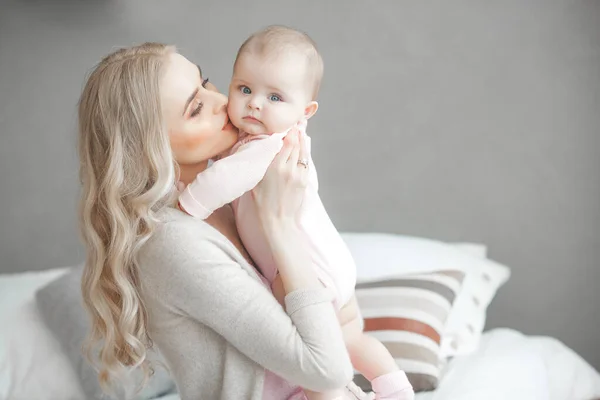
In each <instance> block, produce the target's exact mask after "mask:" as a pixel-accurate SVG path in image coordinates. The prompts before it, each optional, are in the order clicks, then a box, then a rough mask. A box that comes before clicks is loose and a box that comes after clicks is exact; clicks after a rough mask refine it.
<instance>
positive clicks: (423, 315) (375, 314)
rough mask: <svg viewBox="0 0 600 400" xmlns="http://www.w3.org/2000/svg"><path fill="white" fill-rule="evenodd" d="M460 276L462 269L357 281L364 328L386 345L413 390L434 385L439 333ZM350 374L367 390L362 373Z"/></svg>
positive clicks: (437, 372) (457, 290)
mask: <svg viewBox="0 0 600 400" xmlns="http://www.w3.org/2000/svg"><path fill="white" fill-rule="evenodd" d="M463 279H464V272H462V271H439V272H430V273H426V274H419V275H402V276H399V277H389V278H386V279H380V280H377V281H370V282H359V283H358V284H357V285H356V298H357V301H358V307H359V308H360V311H361V313H362V316H363V318H364V323H365V332H367V334H369V335H372V336H373V337H375V338H377V339H379V340H380V341H381V342H382V343H383V344H384V346H385V347H386V348H387V349H388V351H389V352H390V353H391V354H392V356H393V357H394V359H395V360H396V363H397V364H398V366H399V367H400V369H402V370H403V371H405V372H406V374H407V375H408V379H409V380H410V382H411V384H412V385H413V388H414V390H415V391H424V390H433V389H435V388H436V387H437V385H438V380H439V375H440V359H439V353H440V341H441V334H442V331H443V327H444V323H445V321H446V318H447V317H448V314H449V313H450V310H451V308H452V304H453V302H454V299H455V298H456V295H457V294H458V292H459V290H460V287H461V285H462V281H463ZM354 378H355V379H354V381H355V382H356V384H357V385H358V386H360V387H361V388H362V389H363V390H371V385H370V384H369V382H368V381H367V380H366V379H365V378H364V377H363V376H362V375H360V373H358V372H356V375H355V376H354Z"/></svg>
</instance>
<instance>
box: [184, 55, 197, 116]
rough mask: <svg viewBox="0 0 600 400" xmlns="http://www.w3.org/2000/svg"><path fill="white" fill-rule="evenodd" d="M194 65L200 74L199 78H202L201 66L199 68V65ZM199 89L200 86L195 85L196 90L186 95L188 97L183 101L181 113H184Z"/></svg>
mask: <svg viewBox="0 0 600 400" xmlns="http://www.w3.org/2000/svg"><path fill="white" fill-rule="evenodd" d="M196 67H198V73H199V74H200V80H202V68H200V66H199V65H198V64H196ZM199 90H200V88H199V87H197V88H196V90H194V91H193V92H192V94H191V95H190V97H188V99H187V100H186V101H185V106H183V113H182V114H181V115H185V110H187V109H188V106H189V105H190V103H191V102H192V100H194V97H196V95H197V94H198V91H199Z"/></svg>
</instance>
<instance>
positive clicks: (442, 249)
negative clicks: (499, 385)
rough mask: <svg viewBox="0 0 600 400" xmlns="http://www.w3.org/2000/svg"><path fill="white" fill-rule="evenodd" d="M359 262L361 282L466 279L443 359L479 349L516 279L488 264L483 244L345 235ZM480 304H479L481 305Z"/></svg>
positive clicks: (446, 337)
mask: <svg viewBox="0 0 600 400" xmlns="http://www.w3.org/2000/svg"><path fill="white" fill-rule="evenodd" d="M341 235H342V238H343V239H344V241H345V242H346V244H347V245H348V248H349V249H350V252H351V253H352V256H353V257H354V260H355V263H356V268H357V280H358V282H364V281H372V280H376V279H384V278H387V277H390V276H397V275H398V274H407V275H408V274H415V273H417V274H420V273H426V272H435V271H443V270H460V271H464V272H465V273H466V276H465V279H464V280H463V285H462V288H461V290H460V292H459V294H458V296H457V298H456V300H455V302H454V305H453V307H452V311H451V312H450V314H449V316H448V319H447V321H446V326H445V329H444V334H443V335H442V343H441V346H442V352H441V356H442V357H443V358H448V357H452V356H455V355H458V354H466V353H470V352H472V351H474V350H475V349H477V346H478V345H479V341H480V339H481V334H482V332H483V329H484V325H485V320H486V312H487V307H488V306H489V304H490V302H491V301H492V299H493V298H494V296H495V295H496V292H497V290H498V289H499V288H500V286H502V285H503V284H504V283H505V282H506V281H507V280H508V278H509V277H510V269H509V268H508V267H506V266H504V265H501V264H498V263H496V262H494V261H491V260H488V259H487V258H486V254H487V247H486V246H485V245H483V244H479V243H458V244H451V243H445V242H441V241H437V240H432V239H425V238H419V237H411V236H403V235H395V234H389V233H352V232H345V233H342V234H341ZM475 299H476V300H475Z"/></svg>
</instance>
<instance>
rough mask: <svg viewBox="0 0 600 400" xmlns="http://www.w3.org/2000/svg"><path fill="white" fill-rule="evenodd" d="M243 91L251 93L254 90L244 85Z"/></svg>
mask: <svg viewBox="0 0 600 400" xmlns="http://www.w3.org/2000/svg"><path fill="white" fill-rule="evenodd" d="M242 93H244V94H250V93H252V91H251V90H250V88H249V87H248V86H242Z"/></svg>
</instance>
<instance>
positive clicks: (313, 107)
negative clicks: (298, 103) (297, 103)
mask: <svg viewBox="0 0 600 400" xmlns="http://www.w3.org/2000/svg"><path fill="white" fill-rule="evenodd" d="M318 109H319V103H317V102H316V101H311V102H310V103H308V105H307V106H306V108H305V109H304V118H306V119H309V118H310V117H312V116H313V115H315V114H316V112H317V110H318Z"/></svg>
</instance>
